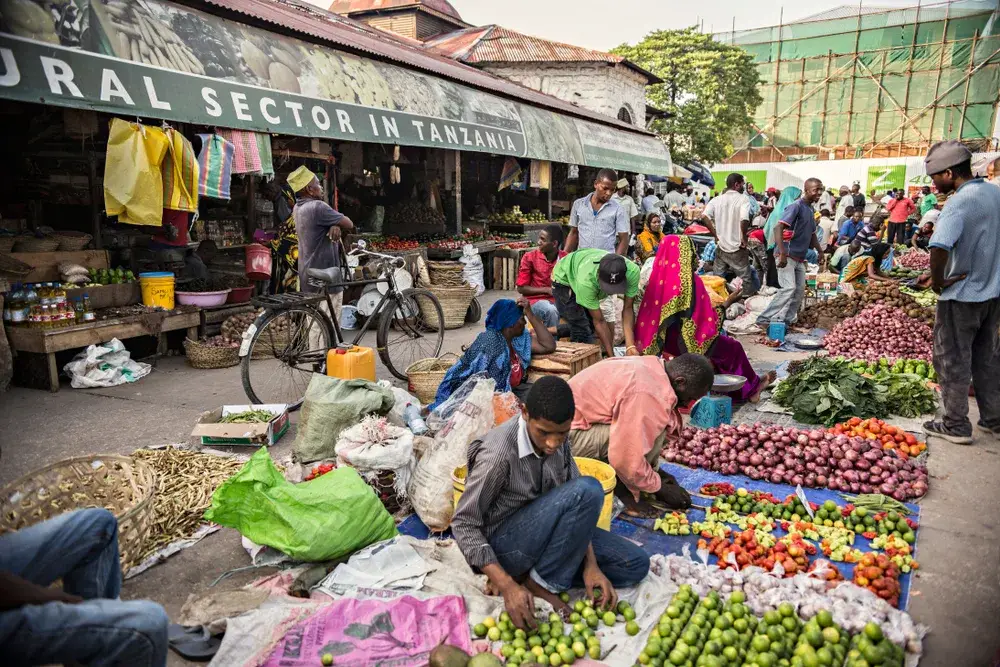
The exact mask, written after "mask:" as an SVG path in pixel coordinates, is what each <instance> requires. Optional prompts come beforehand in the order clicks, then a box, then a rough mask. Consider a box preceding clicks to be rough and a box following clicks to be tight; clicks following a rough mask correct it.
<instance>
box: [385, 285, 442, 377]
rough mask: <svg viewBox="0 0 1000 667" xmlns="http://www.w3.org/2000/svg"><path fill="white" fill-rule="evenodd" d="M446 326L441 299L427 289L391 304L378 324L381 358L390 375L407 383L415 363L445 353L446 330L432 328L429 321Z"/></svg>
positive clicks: (406, 292)
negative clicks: (408, 371) (442, 346)
mask: <svg viewBox="0 0 1000 667" xmlns="http://www.w3.org/2000/svg"><path fill="white" fill-rule="evenodd" d="M428 320H430V321H432V322H436V323H437V322H444V311H443V310H441V304H440V303H439V302H438V300H437V297H436V296H434V294H432V293H431V292H429V291H428V290H425V289H408V290H404V291H403V298H402V299H400V300H393V301H391V302H390V303H388V304H387V305H386V306H385V307H384V309H383V311H382V319H381V320H379V323H378V335H377V336H376V338H375V341H376V343H377V345H378V356H379V357H380V358H381V359H382V363H384V364H385V366H386V368H388V369H389V372H390V373H392V374H393V375H395V376H396V377H398V378H399V379H400V380H405V379H407V378H406V369H407V368H409V367H410V366H411V365H412V364H413V362H415V361H419V360H421V359H427V358H430V357H436V356H438V355H439V354H440V353H441V345H442V343H444V327H443V326H437V324H435V326H433V327H432V326H429V325H428V324H427V321H428Z"/></svg>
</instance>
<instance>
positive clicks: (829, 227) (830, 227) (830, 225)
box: [819, 204, 853, 248]
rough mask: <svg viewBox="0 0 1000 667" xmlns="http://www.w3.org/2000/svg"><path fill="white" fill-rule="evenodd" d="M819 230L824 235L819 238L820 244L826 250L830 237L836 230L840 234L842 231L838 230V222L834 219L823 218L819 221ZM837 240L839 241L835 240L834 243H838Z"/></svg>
mask: <svg viewBox="0 0 1000 667" xmlns="http://www.w3.org/2000/svg"><path fill="white" fill-rule="evenodd" d="M852 205H853V204H852ZM819 228H820V229H821V230H823V231H822V235H821V236H820V238H819V242H820V245H822V246H823V247H824V248H825V247H826V244H827V243H828V242H829V240H830V235H831V234H833V233H834V231H835V230H836V231H838V232H839V231H840V230H839V229H838V228H837V221H836V220H834V219H833V218H823V217H821V218H820V219H819ZM836 240H837V239H834V241H836Z"/></svg>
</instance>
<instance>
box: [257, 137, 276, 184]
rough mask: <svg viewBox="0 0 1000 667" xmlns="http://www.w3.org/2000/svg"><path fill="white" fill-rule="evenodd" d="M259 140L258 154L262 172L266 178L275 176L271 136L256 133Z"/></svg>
mask: <svg viewBox="0 0 1000 667" xmlns="http://www.w3.org/2000/svg"><path fill="white" fill-rule="evenodd" d="M254 137H255V138H256V139H257V153H258V154H259V155H260V171H261V174H262V175H264V176H274V159H273V158H272V157H271V135H270V134H263V133H261V132H254Z"/></svg>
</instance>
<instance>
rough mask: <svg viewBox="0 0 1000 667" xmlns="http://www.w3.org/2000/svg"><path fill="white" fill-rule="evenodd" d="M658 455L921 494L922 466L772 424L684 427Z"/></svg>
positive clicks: (860, 489) (808, 483)
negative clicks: (677, 436)
mask: <svg viewBox="0 0 1000 667" xmlns="http://www.w3.org/2000/svg"><path fill="white" fill-rule="evenodd" d="M663 458H664V459H666V460H667V461H669V462H671V463H680V464H682V465H686V466H690V467H692V468H704V469H706V470H714V471H716V472H719V473H722V474H723V475H736V474H743V475H746V476H747V477H749V478H750V479H760V480H764V481H767V482H773V483H774V484H793V485H794V484H801V485H802V486H804V487H814V488H828V489H831V490H833V491H844V492H847V493H883V494H885V495H887V496H892V497H893V498H895V499H896V500H899V501H904V500H909V499H911V498H919V497H920V496H922V495H924V494H925V493H927V489H928V479H927V468H926V467H924V466H922V465H918V464H917V463H915V462H914V461H913V460H912V459H908V460H905V461H904V460H903V459H901V458H899V456H898V455H896V454H895V453H894V452H893V451H892V450H883V449H881V448H880V447H879V446H878V445H877V443H874V442H873V441H871V440H866V439H865V438H852V437H847V436H845V435H834V434H833V433H827V432H825V431H821V430H819V429H814V430H811V431H800V430H799V429H796V428H785V427H783V426H777V425H775V424H765V423H758V424H739V425H736V426H733V425H731V424H725V425H722V426H720V427H718V428H710V429H705V430H702V429H696V428H692V427H687V428H685V429H684V435H683V437H682V438H681V439H680V440H674V441H671V442H670V444H669V445H668V446H667V447H666V448H664V450H663Z"/></svg>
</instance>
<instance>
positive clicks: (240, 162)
mask: <svg viewBox="0 0 1000 667" xmlns="http://www.w3.org/2000/svg"><path fill="white" fill-rule="evenodd" d="M218 132H219V136H221V137H222V138H223V139H225V140H226V141H228V142H230V143H231V144H233V147H234V151H233V173H234V174H257V175H259V176H266V175H270V174H274V166H273V165H272V164H271V135H269V134H261V133H260V132H247V131H246V130H219V131H218Z"/></svg>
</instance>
